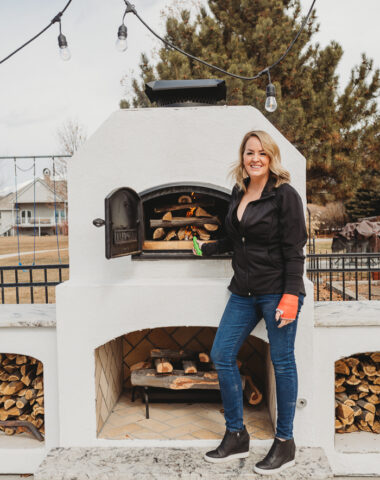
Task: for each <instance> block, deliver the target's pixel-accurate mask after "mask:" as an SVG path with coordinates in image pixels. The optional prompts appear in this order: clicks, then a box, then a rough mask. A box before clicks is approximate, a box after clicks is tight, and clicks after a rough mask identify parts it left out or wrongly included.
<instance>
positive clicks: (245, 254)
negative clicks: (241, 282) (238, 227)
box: [241, 237, 251, 296]
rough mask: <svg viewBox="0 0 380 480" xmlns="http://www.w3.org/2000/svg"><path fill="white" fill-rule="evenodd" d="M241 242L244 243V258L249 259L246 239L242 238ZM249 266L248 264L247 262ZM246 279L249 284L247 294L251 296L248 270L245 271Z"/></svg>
mask: <svg viewBox="0 0 380 480" xmlns="http://www.w3.org/2000/svg"><path fill="white" fill-rule="evenodd" d="M241 241H242V242H243V250H244V257H245V258H247V252H246V249H245V237H241ZM246 264H247V262H246ZM245 278H246V282H247V292H248V295H249V296H251V292H250V291H249V273H248V268H246V269H245Z"/></svg>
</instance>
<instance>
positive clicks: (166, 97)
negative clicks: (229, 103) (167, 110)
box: [145, 79, 227, 107]
mask: <svg viewBox="0 0 380 480" xmlns="http://www.w3.org/2000/svg"><path fill="white" fill-rule="evenodd" d="M226 92H227V90H226V83H225V81H224V80H218V79H202V80H156V81H154V82H149V83H146V84H145V93H146V95H147V96H148V98H149V100H150V101H151V102H156V103H157V105H158V106H159V107H194V106H207V105H215V104H216V103H217V102H218V101H219V100H225V99H226Z"/></svg>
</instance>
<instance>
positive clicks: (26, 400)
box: [0, 353, 44, 435]
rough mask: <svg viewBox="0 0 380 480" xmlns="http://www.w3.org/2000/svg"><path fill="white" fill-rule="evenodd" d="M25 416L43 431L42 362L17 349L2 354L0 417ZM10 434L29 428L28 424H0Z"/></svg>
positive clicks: (14, 417) (23, 417) (12, 418)
mask: <svg viewBox="0 0 380 480" xmlns="http://www.w3.org/2000/svg"><path fill="white" fill-rule="evenodd" d="M8 420H11V421H12V420H23V421H28V422H30V423H32V424H33V425H34V426H35V427H36V428H37V430H39V431H40V432H41V433H42V434H43V433H44V384H43V365H42V362H40V361H39V360H37V359H35V358H33V357H28V356H26V355H18V354H16V353H1V354H0V421H2V422H3V421H8ZM0 430H2V431H4V432H5V433H6V434H8V435H13V434H14V433H23V432H26V431H29V429H28V428H27V427H25V426H7V425H0Z"/></svg>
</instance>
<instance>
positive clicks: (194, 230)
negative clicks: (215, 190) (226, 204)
mask: <svg viewBox="0 0 380 480" xmlns="http://www.w3.org/2000/svg"><path fill="white" fill-rule="evenodd" d="M214 203H215V202H214V200H196V199H194V198H193V197H192V196H191V195H181V196H180V197H179V198H178V201H177V203H175V204H172V205H165V206H162V207H156V208H155V209H154V211H155V213H157V214H162V213H163V215H162V217H161V218H160V219H151V220H150V226H151V228H153V229H154V231H153V239H154V240H166V241H169V240H181V241H182V240H192V238H193V235H197V237H198V238H200V239H201V240H204V241H206V240H210V237H211V233H212V232H215V231H217V230H218V229H219V227H220V220H219V218H218V217H217V216H214V215H212V214H210V213H208V212H207V210H205V207H208V206H213V205H214Z"/></svg>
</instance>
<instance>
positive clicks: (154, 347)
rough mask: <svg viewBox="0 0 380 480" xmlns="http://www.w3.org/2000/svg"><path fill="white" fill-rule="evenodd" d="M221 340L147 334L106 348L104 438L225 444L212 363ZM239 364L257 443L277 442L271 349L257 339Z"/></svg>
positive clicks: (178, 332) (102, 360) (169, 332)
mask: <svg viewBox="0 0 380 480" xmlns="http://www.w3.org/2000/svg"><path fill="white" fill-rule="evenodd" d="M215 332H216V328H215V327H182V326H178V327H160V328H152V329H144V330H137V331H134V332H130V333H128V334H125V335H123V336H121V337H118V338H116V339H113V340H111V341H109V342H107V343H105V344H104V345H101V346H100V347H98V348H97V349H96V350H95V386H96V422H97V435H98V437H99V438H107V439H120V440H122V439H166V440H167V439H182V440H185V439H187V440H196V439H207V438H209V439H210V438H220V437H221V436H223V434H224V430H225V424H224V417H223V405H222V403H221V399H220V392H219V384H218V380H217V373H216V371H215V369H214V366H213V364H212V361H211V359H210V351H211V347H212V344H213V340H214V337H215ZM237 363H238V366H239V369H240V374H241V378H242V385H243V387H244V419H245V422H246V424H247V428H248V430H249V432H250V434H251V437H252V438H258V439H267V438H272V437H273V434H274V429H273V425H274V424H275V401H276V397H275V381H274V371H273V366H272V363H271V361H270V354H269V348H268V344H267V343H266V342H264V341H263V340H261V339H259V338H256V337H254V336H249V337H248V339H247V340H246V342H245V343H244V345H243V346H242V348H241V349H240V352H239V355H238V361H237ZM146 395H148V397H146ZM133 397H134V401H133ZM147 407H148V408H147Z"/></svg>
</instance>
